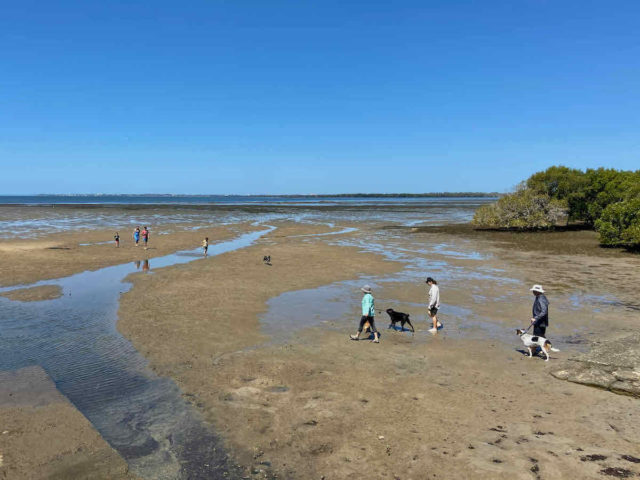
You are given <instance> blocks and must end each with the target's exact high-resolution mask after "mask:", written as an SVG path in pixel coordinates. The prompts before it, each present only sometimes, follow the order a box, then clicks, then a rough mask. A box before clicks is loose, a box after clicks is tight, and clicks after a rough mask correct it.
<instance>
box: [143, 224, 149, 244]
mask: <svg viewBox="0 0 640 480" xmlns="http://www.w3.org/2000/svg"><path fill="white" fill-rule="evenodd" d="M142 241H143V242H144V249H145V250H146V249H147V243H149V229H148V228H147V226H146V225H145V226H144V227H142Z"/></svg>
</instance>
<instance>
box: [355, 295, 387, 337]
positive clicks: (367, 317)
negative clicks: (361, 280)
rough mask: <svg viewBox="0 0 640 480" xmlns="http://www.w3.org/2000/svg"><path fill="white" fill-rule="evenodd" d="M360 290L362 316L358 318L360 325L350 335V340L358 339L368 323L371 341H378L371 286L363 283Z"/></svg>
mask: <svg viewBox="0 0 640 480" xmlns="http://www.w3.org/2000/svg"><path fill="white" fill-rule="evenodd" d="M360 290H362V293H364V295H363V297H362V318H360V326H359V327H358V332H357V333H356V334H355V335H350V336H349V337H350V338H351V340H358V339H359V338H360V334H361V333H362V330H363V328H364V326H365V324H367V323H369V328H370V329H371V333H373V340H372V341H373V342H374V343H380V334H379V333H378V330H376V324H375V319H374V317H375V314H376V309H375V304H374V299H373V295H372V293H371V287H370V286H369V285H365V286H364V287H362V288H361V289H360Z"/></svg>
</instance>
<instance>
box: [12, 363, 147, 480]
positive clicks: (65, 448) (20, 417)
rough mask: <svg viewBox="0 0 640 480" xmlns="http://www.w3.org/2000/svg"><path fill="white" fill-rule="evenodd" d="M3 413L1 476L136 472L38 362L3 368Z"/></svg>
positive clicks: (125, 476)
mask: <svg viewBox="0 0 640 480" xmlns="http://www.w3.org/2000/svg"><path fill="white" fill-rule="evenodd" d="M0 418H1V419H2V420H1V421H0V478H6V479H16V480H20V479H59V480H63V479H71V478H73V479H105V480H106V479H113V480H133V479H134V478H136V477H134V476H133V475H131V474H129V473H128V467H127V464H126V462H125V461H124V460H123V459H122V458H121V457H120V456H119V455H118V454H117V453H116V452H115V451H114V450H113V449H112V448H111V447H110V446H109V445H108V444H107V443H106V442H105V441H104V440H103V439H102V437H100V434H98V432H96V430H95V429H94V428H93V427H92V426H91V424H90V423H89V422H88V421H87V419H86V418H84V416H82V414H81V413H80V412H78V411H77V410H76V409H75V408H74V407H73V405H71V404H70V403H69V402H68V401H67V400H66V399H65V398H64V397H63V396H62V395H60V393H59V392H58V391H57V390H56V388H55V385H54V384H53V382H52V381H51V380H50V379H49V377H48V376H47V374H46V373H45V372H44V371H43V370H42V369H41V368H39V367H27V368H23V369H20V370H18V371H15V372H0Z"/></svg>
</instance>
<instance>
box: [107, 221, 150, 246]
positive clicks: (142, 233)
mask: <svg viewBox="0 0 640 480" xmlns="http://www.w3.org/2000/svg"><path fill="white" fill-rule="evenodd" d="M140 237H142V242H143V243H144V248H145V250H146V249H147V244H148V243H149V229H148V228H147V227H146V226H144V227H142V230H140V227H136V228H135V229H134V230H133V241H134V242H135V244H136V247H137V246H138V245H140ZM113 240H114V241H115V242H116V248H119V247H120V233H118V232H116V234H115V235H114V236H113Z"/></svg>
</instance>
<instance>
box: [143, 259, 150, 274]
mask: <svg viewBox="0 0 640 480" xmlns="http://www.w3.org/2000/svg"><path fill="white" fill-rule="evenodd" d="M142 271H143V272H148V271H149V259H148V258H145V259H144V262H142Z"/></svg>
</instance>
